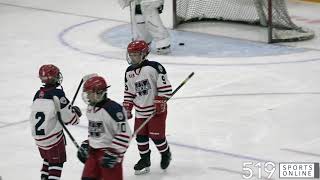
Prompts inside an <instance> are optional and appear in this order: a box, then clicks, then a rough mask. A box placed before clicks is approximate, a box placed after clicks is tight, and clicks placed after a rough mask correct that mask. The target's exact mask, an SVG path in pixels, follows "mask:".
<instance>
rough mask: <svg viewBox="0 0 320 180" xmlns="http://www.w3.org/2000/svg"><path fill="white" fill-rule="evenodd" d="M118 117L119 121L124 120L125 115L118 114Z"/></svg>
mask: <svg viewBox="0 0 320 180" xmlns="http://www.w3.org/2000/svg"><path fill="white" fill-rule="evenodd" d="M116 116H117V118H118V119H119V120H123V117H124V116H123V113H122V112H117V114H116Z"/></svg>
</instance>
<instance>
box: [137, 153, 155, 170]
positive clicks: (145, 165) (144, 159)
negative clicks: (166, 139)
mask: <svg viewBox="0 0 320 180" xmlns="http://www.w3.org/2000/svg"><path fill="white" fill-rule="evenodd" d="M150 153H151V151H149V152H148V153H146V154H140V156H141V159H140V160H139V161H138V162H137V164H136V165H134V170H135V172H134V174H135V175H141V174H147V173H149V172H150V166H151V162H150Z"/></svg>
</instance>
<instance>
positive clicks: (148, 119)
mask: <svg viewBox="0 0 320 180" xmlns="http://www.w3.org/2000/svg"><path fill="white" fill-rule="evenodd" d="M193 75H194V72H192V73H191V74H189V76H188V77H187V78H186V79H185V80H184V81H182V82H181V83H180V85H179V86H178V87H177V88H176V89H175V90H174V91H173V92H172V95H171V98H172V97H173V95H174V94H176V92H178V91H179V89H180V88H181V87H182V86H183V85H184V84H186V82H187V81H188V80H189V79H190V78H191V77H192V76H193ZM171 98H170V99H171ZM170 99H168V100H167V102H168V101H169V100H170ZM154 115H155V112H153V113H152V114H151V115H150V116H149V117H148V118H147V119H146V120H145V121H144V122H143V123H142V124H141V125H140V126H139V127H138V129H137V130H135V131H134V132H133V134H132V136H131V139H132V138H133V137H135V136H136V135H137V134H138V132H139V131H140V130H141V129H142V128H143V127H144V126H145V125H146V124H147V123H148V122H149V121H150V120H151V119H152V118H153V116H154Z"/></svg>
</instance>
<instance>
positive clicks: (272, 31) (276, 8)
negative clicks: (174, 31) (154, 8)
mask: <svg viewBox="0 0 320 180" xmlns="http://www.w3.org/2000/svg"><path fill="white" fill-rule="evenodd" d="M172 2H173V5H172V7H173V28H176V27H177V26H179V24H183V23H189V22H197V21H225V22H237V23H246V24H250V25H257V26H260V27H262V28H267V35H266V36H267V37H268V40H267V41H268V42H269V43H274V42H291V41H301V40H308V39H312V38H313V37H314V32H313V31H312V30H309V29H306V28H303V27H299V26H297V25H296V24H294V23H293V22H292V20H291V18H290V16H289V13H288V10H287V4H286V0H172Z"/></svg>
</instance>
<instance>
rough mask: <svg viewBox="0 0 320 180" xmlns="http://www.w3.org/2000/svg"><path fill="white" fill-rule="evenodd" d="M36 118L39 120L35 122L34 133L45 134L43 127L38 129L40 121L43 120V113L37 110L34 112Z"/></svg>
mask: <svg viewBox="0 0 320 180" xmlns="http://www.w3.org/2000/svg"><path fill="white" fill-rule="evenodd" d="M36 119H37V120H39V121H38V122H37V124H36V127H35V128H36V135H45V134H44V129H39V127H40V126H41V125H42V123H43V122H44V120H45V115H44V113H43V112H37V113H36Z"/></svg>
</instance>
